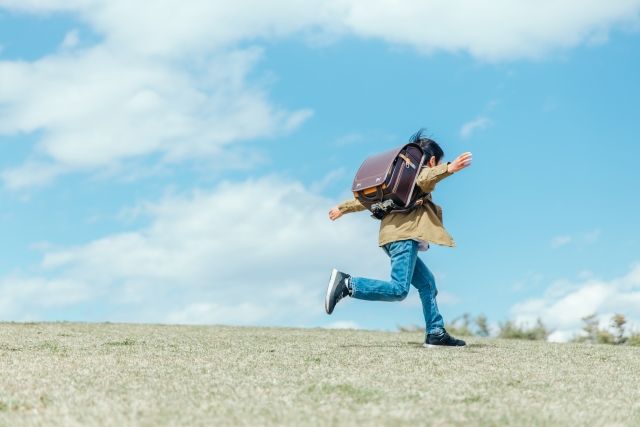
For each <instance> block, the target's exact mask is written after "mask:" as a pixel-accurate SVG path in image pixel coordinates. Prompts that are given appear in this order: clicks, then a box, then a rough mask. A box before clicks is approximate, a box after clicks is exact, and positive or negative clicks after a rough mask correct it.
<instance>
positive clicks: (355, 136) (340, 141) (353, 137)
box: [334, 133, 365, 147]
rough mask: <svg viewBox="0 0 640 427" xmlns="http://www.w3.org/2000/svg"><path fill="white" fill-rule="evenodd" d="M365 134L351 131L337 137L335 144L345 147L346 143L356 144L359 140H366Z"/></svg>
mask: <svg viewBox="0 0 640 427" xmlns="http://www.w3.org/2000/svg"><path fill="white" fill-rule="evenodd" d="M364 139H365V138H364V136H362V135H361V134H359V133H349V134H347V135H343V136H341V137H339V138H337V139H336V140H335V142H334V145H335V146H337V147H343V146H345V145H350V144H355V143H357V142H361V141H364Z"/></svg>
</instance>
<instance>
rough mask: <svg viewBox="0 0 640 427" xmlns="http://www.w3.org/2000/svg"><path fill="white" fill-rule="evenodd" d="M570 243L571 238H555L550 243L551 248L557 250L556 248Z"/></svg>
mask: <svg viewBox="0 0 640 427" xmlns="http://www.w3.org/2000/svg"><path fill="white" fill-rule="evenodd" d="M570 241H571V236H556V237H554V238H553V240H552V241H551V247H552V248H557V247H558V246H562V245H566V244H567V243H569V242H570Z"/></svg>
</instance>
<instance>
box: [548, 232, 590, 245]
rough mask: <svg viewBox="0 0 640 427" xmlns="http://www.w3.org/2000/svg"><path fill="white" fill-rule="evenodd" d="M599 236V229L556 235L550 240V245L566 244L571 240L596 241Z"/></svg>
mask: <svg viewBox="0 0 640 427" xmlns="http://www.w3.org/2000/svg"><path fill="white" fill-rule="evenodd" d="M599 237H600V230H599V229H596V230H593V231H590V232H588V233H582V234H576V235H574V236H570V235H568V234H565V235H561V236H556V237H554V238H553V239H552V240H551V247H552V248H557V247H558V246H562V245H566V244H567V243H569V242H571V241H572V240H576V241H581V242H584V243H595V242H597V241H598V238H599Z"/></svg>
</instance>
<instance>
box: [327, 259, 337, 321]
mask: <svg viewBox="0 0 640 427" xmlns="http://www.w3.org/2000/svg"><path fill="white" fill-rule="evenodd" d="M336 274H338V270H336V269H335V268H334V269H333V271H332V272H331V278H330V279H329V285H328V286H327V296H326V297H325V298H324V309H325V311H326V312H327V314H331V312H333V310H332V311H331V312H329V296H330V295H331V289H332V288H333V285H334V282H335V281H336Z"/></svg>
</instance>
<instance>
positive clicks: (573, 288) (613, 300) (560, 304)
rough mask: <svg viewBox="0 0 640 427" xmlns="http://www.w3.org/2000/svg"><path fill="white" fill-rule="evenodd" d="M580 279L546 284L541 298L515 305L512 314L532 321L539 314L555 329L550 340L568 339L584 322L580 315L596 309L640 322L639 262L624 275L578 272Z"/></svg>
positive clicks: (604, 313) (637, 323) (521, 319)
mask: <svg viewBox="0 0 640 427" xmlns="http://www.w3.org/2000/svg"><path fill="white" fill-rule="evenodd" d="M581 276H582V277H585V280H583V281H582V282H579V283H574V282H571V281H558V282H555V283H553V284H552V285H551V286H549V287H548V288H547V289H546V290H545V292H544V293H543V295H542V297H541V298H533V299H530V300H528V301H525V302H522V303H519V304H516V305H514V306H513V307H512V308H511V314H513V315H514V316H515V317H516V320H517V321H520V322H526V323H532V322H534V321H535V319H537V318H538V317H540V318H541V319H542V320H543V321H544V322H545V323H546V324H547V325H548V326H550V327H551V328H553V329H555V330H556V331H555V332H554V333H553V334H552V335H551V336H550V337H549V339H550V340H551V341H567V340H569V339H571V338H572V337H573V336H574V335H575V334H576V333H578V332H579V331H580V329H581V327H582V326H583V323H582V320H581V319H582V318H583V317H586V316H589V315H591V314H594V313H597V314H599V315H602V316H603V317H604V318H607V317H609V316H611V315H613V314H614V313H620V314H623V315H625V316H627V317H628V318H629V320H630V321H631V322H632V323H634V324H635V325H637V326H640V318H638V317H637V316H638V307H640V264H636V265H634V266H633V267H632V268H631V271H630V272H629V273H628V274H627V275H626V276H623V277H620V278H616V279H613V280H608V281H607V280H603V279H598V278H591V277H587V275H585V274H584V273H583V274H582V275H581Z"/></svg>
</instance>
